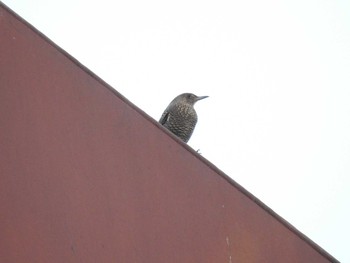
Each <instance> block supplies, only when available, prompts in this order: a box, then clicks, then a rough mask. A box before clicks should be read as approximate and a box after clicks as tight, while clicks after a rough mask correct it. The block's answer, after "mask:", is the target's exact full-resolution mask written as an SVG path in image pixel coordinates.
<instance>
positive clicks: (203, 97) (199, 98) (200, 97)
mask: <svg viewBox="0 0 350 263" xmlns="http://www.w3.org/2000/svg"><path fill="white" fill-rule="evenodd" d="M208 97H209V96H199V97H197V99H196V101H199V100H202V99H205V98H208Z"/></svg>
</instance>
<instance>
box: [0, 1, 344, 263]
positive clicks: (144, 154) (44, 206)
mask: <svg viewBox="0 0 350 263" xmlns="http://www.w3.org/2000/svg"><path fill="white" fill-rule="evenodd" d="M0 129H1V130H0V145H1V146H0V233H1V234H0V262H7V263H12V262H16V263H20V262H51V263H55V262H60V263H61V262H66V263H68V262H84V263H88V262H94V263H95V262H106V263H109V262H132V263H135V262H153V263H157V262H162V263H164V262H182V263H186V262H189V263H193V262H201V263H204V262H228V263H231V262H239V263H245V262H270V263H271V262H284V263H288V262H290V263H295V262H305V263H306V262H307V263H312V262H315V263H316V262H317V263H322V262H337V261H336V259H334V258H333V257H332V256H330V255H329V254H327V253H326V252H325V251H323V250H322V249H321V248H319V247H318V246H317V245H316V244H314V243H313V242H312V241H310V240H309V239H308V238H307V237H305V236H303V235H302V234H301V233H299V232H298V231H297V230H295V229H294V228H293V227H292V226H291V225H289V224H288V223H287V222H285V221H284V220H283V219H281V218H279V217H278V216H277V215H276V214H274V213H273V212H271V211H270V210H269V209H268V207H266V206H265V205H264V204H262V203H261V202H260V201H257V200H255V198H254V196H252V195H250V194H249V193H248V192H247V191H245V190H244V189H243V188H241V187H240V186H239V185H238V184H236V183H235V182H233V181H232V180H231V179H229V178H228V177H227V176H225V175H224V174H222V173H221V172H220V171H219V170H218V169H217V168H215V167H214V166H212V165H211V164H210V163H209V162H208V161H206V160H204V158H202V157H200V156H198V155H197V154H196V153H195V152H194V151H192V150H191V149H190V148H189V147H188V146H186V145H184V144H183V143H181V142H180V141H179V140H177V139H175V138H174V137H172V136H171V135H170V134H169V133H168V132H166V131H165V130H164V129H162V128H161V127H160V126H159V125H158V124H157V123H156V122H155V121H154V120H151V118H150V117H148V116H147V115H145V114H144V113H143V112H142V111H140V110H139V109H137V108H136V107H135V106H134V105H132V104H131V103H130V102H128V101H127V100H126V99H125V98H123V97H122V96H121V95H120V94H118V93H117V92H116V91H114V90H113V89H112V88H110V87H108V85H107V84H105V83H104V82H103V81H102V80H100V79H99V78H98V77H96V76H95V75H94V74H93V73H91V72H90V71H88V70H87V69H86V68H84V67H83V66H82V65H80V64H79V63H78V62H77V61H75V60H74V59H73V58H71V57H70V56H69V55H67V54H66V53H65V52H64V51H63V50H61V49H60V48H58V47H57V46H55V45H54V44H53V43H52V42H50V41H49V40H48V39H47V38H45V37H44V36H43V35H41V34H40V33H38V32H37V31H36V30H35V29H34V28H32V27H31V26H30V25H28V24H27V23H26V22H24V21H23V20H22V19H21V18H19V17H18V16H16V15H15V14H14V13H12V12H11V11H9V10H8V9H7V8H6V7H5V6H3V5H2V4H0Z"/></svg>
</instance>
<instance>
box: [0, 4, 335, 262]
mask: <svg viewBox="0 0 350 263" xmlns="http://www.w3.org/2000/svg"><path fill="white" fill-rule="evenodd" d="M0 6H2V7H3V8H4V9H6V10H7V11H8V12H9V13H10V14H11V15H12V16H14V17H15V18H16V19H17V20H18V21H20V22H22V23H23V24H24V25H25V26H27V27H28V28H29V29H30V30H32V31H33V32H34V33H35V34H37V35H38V36H39V37H41V38H42V39H43V40H44V41H45V42H47V43H48V44H49V45H51V46H52V47H53V48H55V49H56V50H58V51H59V52H60V53H61V54H62V55H64V56H65V57H66V58H68V59H69V60H70V61H72V62H73V63H74V64H75V65H77V66H78V67H79V68H81V69H82V70H83V71H85V72H86V73H87V74H88V75H90V76H91V77H93V78H94V79H95V80H96V81H98V82H99V83H100V84H102V86H104V87H105V88H107V89H108V90H109V91H111V92H112V93H113V94H114V95H115V96H118V97H119V98H120V99H121V100H122V101H124V102H125V103H126V104H128V105H129V106H130V107H131V108H133V109H134V110H135V111H137V112H138V113H139V114H141V115H142V116H143V117H144V118H145V119H147V120H148V121H150V122H151V123H152V124H153V125H154V126H156V127H157V128H158V129H160V130H163V132H166V133H168V136H169V137H171V138H172V139H173V140H175V141H176V142H177V143H178V144H181V145H182V146H183V147H185V148H186V150H187V151H189V152H191V153H192V154H193V155H195V156H196V158H197V159H199V160H200V161H201V162H203V163H204V164H206V165H207V166H208V167H209V168H210V169H212V170H213V171H214V172H215V173H217V174H218V175H219V176H221V177H222V178H224V179H225V180H226V181H227V182H228V183H229V184H231V185H232V186H233V187H235V188H236V189H237V190H238V191H240V192H241V193H242V194H244V195H245V196H247V197H248V198H249V199H250V200H251V201H253V202H254V203H255V204H257V205H258V206H259V207H261V208H262V209H263V210H264V211H266V212H267V213H268V214H270V215H271V216H272V217H274V218H275V219H276V220H277V221H279V222H280V223H281V224H282V225H284V226H285V227H286V228H287V229H289V230H290V231H291V232H293V233H295V234H296V235H297V236H298V237H299V238H300V239H302V240H303V241H305V242H306V243H307V244H309V245H310V246H311V247H312V248H313V249H315V250H316V251H317V252H318V253H319V254H321V255H322V256H324V257H325V258H327V259H328V260H330V261H331V262H340V261H338V260H337V259H336V258H334V257H333V256H332V255H330V254H329V253H328V252H327V251H326V250H324V249H323V248H322V247H320V246H319V245H318V244H316V243H315V242H314V241H312V240H311V239H310V238H309V237H307V236H306V235H305V234H303V233H302V232H301V231H299V230H298V229H297V228H296V227H294V226H293V225H292V224H290V223H289V222H288V221H287V220H285V219H284V218H283V217H281V216H280V215H278V214H277V213H276V212H275V211H273V210H272V209H271V208H269V207H268V206H267V205H266V204H264V203H263V202H262V201H261V200H259V199H258V198H257V197H255V196H254V195H253V194H252V193H250V192H249V191H248V190H247V189H245V188H244V187H243V186H241V185H240V184H239V183H237V182H236V181H234V180H233V179H232V178H231V177H229V176H228V175H226V174H225V173H224V172H223V171H221V170H220V169H219V168H218V167H216V166H215V165H214V164H212V163H211V162H210V161H208V160H207V159H205V158H204V157H203V156H201V155H199V154H198V153H197V152H196V151H195V150H193V149H192V148H191V147H190V146H188V145H187V144H186V143H184V142H182V141H181V140H180V139H178V138H177V137H176V136H174V135H173V134H172V133H170V132H169V131H168V130H166V129H165V128H164V127H163V126H162V125H160V124H159V123H158V122H157V121H156V120H154V119H153V118H152V117H150V116H149V115H148V114H147V113H145V112H144V111H143V110H141V109H140V108H138V107H137V106H136V105H135V104H133V103H132V102H131V101H129V100H128V99H127V98H126V97H124V96H123V95H122V94H120V93H119V92H118V91H117V90H115V89H114V88H113V87H112V86H110V85H109V84H108V83H107V82H105V81H104V80H102V79H101V78H100V77H99V76H97V75H96V74H95V73H93V72H92V71H91V70H90V69H88V68H87V67H86V66H84V65H83V64H82V63H80V62H79V61H78V60H77V59H76V58H74V57H73V56H72V55H70V54H69V53H68V52H66V51H65V50H64V49H62V48H61V47H59V46H58V45H57V44H55V43H54V42H53V41H52V40H51V39H50V38H48V37H47V36H46V35H44V34H43V33H41V32H40V31H39V30H38V29H36V28H35V27H34V26H33V25H31V24H30V23H29V22H28V21H26V20H25V19H24V18H22V17H21V16H19V15H18V14H17V13H16V12H14V11H13V10H12V9H11V8H9V7H8V6H7V5H5V4H4V3H3V2H2V1H0Z"/></svg>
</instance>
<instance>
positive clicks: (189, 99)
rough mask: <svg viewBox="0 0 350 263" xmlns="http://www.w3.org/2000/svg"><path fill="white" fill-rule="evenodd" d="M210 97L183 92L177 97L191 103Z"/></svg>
mask: <svg viewBox="0 0 350 263" xmlns="http://www.w3.org/2000/svg"><path fill="white" fill-rule="evenodd" d="M205 98H208V96H196V95H194V94H192V93H183V94H181V95H179V96H177V97H176V100H180V101H182V102H185V103H187V104H190V105H192V106H193V105H194V104H195V103H196V102H197V101H199V100H202V99H205Z"/></svg>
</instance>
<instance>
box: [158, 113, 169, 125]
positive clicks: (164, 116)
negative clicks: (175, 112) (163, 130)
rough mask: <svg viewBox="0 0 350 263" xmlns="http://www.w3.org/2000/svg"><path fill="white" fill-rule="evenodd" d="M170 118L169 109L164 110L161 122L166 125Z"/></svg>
mask: <svg viewBox="0 0 350 263" xmlns="http://www.w3.org/2000/svg"><path fill="white" fill-rule="evenodd" d="M168 119H169V111H164V113H163V114H162V117H160V120H159V123H160V124H162V125H164V124H165V123H166V122H167V121H168Z"/></svg>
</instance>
